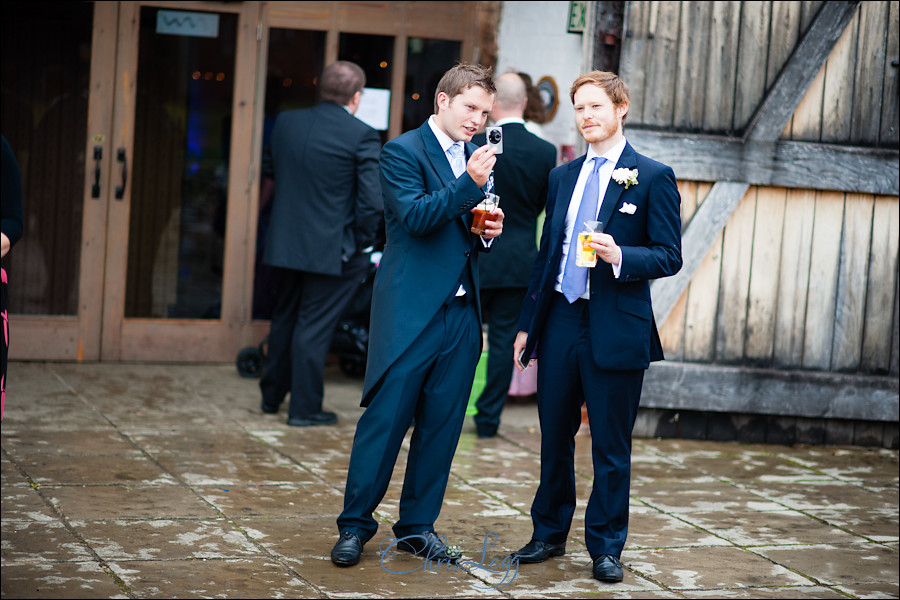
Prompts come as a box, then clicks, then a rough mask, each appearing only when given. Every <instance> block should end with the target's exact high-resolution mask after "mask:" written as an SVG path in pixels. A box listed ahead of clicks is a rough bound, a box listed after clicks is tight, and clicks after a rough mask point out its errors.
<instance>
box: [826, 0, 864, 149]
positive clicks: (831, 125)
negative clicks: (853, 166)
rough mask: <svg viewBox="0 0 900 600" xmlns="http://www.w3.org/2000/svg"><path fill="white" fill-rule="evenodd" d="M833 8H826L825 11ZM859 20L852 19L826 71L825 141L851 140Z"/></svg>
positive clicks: (831, 55) (830, 56)
mask: <svg viewBox="0 0 900 600" xmlns="http://www.w3.org/2000/svg"><path fill="white" fill-rule="evenodd" d="M831 4H838V3H836V2H835V3H829V4H826V5H825V8H824V9H823V10H826V9H827V8H828V7H829V6H831ZM858 25H859V16H858V14H854V16H853V19H852V21H851V23H850V24H849V26H848V27H847V29H846V31H844V33H843V35H841V37H840V39H839V40H838V42H837V44H835V46H834V50H832V52H831V54H830V55H829V56H828V65H827V67H826V69H825V93H824V96H823V102H822V107H823V108H822V141H823V142H835V143H840V142H844V141H846V140H848V139H849V138H850V118H851V114H852V110H853V79H854V75H855V68H854V64H855V62H856V45H857V44H856V32H857V29H858Z"/></svg>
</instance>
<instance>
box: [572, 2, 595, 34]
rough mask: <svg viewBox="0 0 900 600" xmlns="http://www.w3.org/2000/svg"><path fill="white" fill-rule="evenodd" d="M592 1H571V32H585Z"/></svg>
mask: <svg viewBox="0 0 900 600" xmlns="http://www.w3.org/2000/svg"><path fill="white" fill-rule="evenodd" d="M588 4H590V2H577V1H575V0H572V1H570V2H569V33H584V30H585V29H587V12H588Z"/></svg>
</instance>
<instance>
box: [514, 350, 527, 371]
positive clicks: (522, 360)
mask: <svg viewBox="0 0 900 600" xmlns="http://www.w3.org/2000/svg"><path fill="white" fill-rule="evenodd" d="M516 362H517V363H519V366H520V367H522V368H523V369H527V368H528V361H527V360H525V350H522V351H521V352H519V356H518V358H516Z"/></svg>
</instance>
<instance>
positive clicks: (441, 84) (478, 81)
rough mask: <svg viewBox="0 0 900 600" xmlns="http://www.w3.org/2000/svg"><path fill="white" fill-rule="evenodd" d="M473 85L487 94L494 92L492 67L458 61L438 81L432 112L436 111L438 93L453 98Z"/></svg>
mask: <svg viewBox="0 0 900 600" xmlns="http://www.w3.org/2000/svg"><path fill="white" fill-rule="evenodd" d="M473 85H477V86H478V87H480V88H482V89H483V90H484V91H486V92H487V93H488V94H496V93H497V88H496V86H495V85H494V80H493V69H491V68H490V67H483V66H481V65H470V64H467V63H458V64H457V65H456V66H454V67H452V68H451V69H450V70H449V71H447V72H446V73H444V76H443V77H441V80H440V81H438V84H437V89H436V90H435V91H434V114H437V112H438V94H440V93H441V92H444V93H445V94H447V96H448V97H449V98H450V99H451V100H453V98H455V97H456V96H459V95H460V94H462V93H463V92H465V91H466V90H467V89H469V88H470V87H472V86H473Z"/></svg>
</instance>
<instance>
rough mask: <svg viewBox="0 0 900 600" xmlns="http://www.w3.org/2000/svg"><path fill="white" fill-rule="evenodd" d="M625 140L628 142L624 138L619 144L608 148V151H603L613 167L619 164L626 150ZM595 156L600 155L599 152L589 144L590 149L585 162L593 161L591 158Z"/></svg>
mask: <svg viewBox="0 0 900 600" xmlns="http://www.w3.org/2000/svg"><path fill="white" fill-rule="evenodd" d="M625 142H626V140H625V138H622V141H621V142H619V143H618V144H616V145H615V146H613V147H612V148H610V149H609V150H607V151H606V152H604V153H603V158H605V159H606V160H607V161H609V163H610V164H611V165H612V166H613V167H615V166H616V165H617V164H619V158H620V157H621V156H622V152H624V151H625ZM595 156H599V154H597V153H596V152H594V149H593V148H592V147H591V146H590V145H589V146H588V150H587V156H586V157H585V159H584V164H588V163H589V162H591V160H592V159H593V158H594V157H595Z"/></svg>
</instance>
